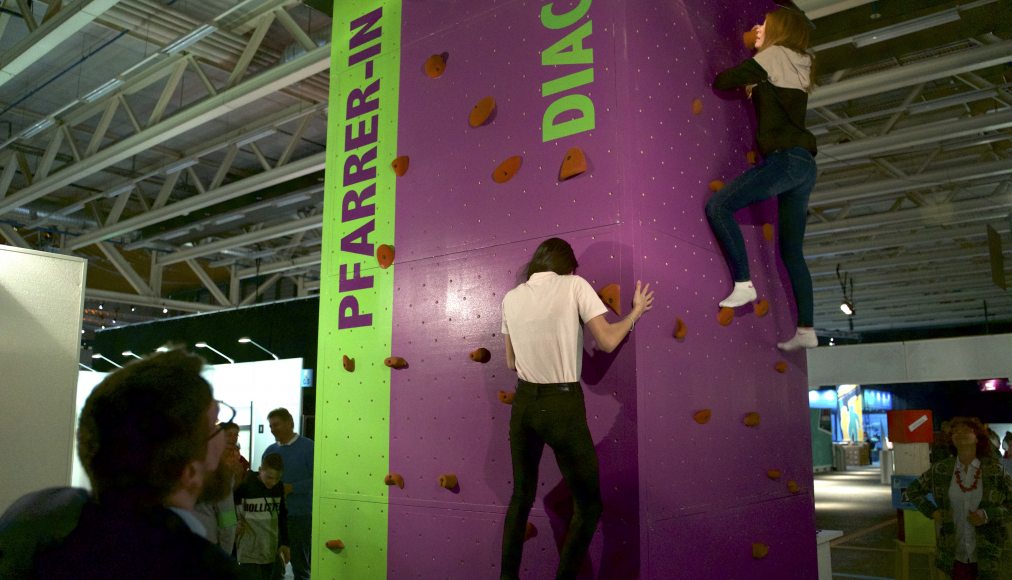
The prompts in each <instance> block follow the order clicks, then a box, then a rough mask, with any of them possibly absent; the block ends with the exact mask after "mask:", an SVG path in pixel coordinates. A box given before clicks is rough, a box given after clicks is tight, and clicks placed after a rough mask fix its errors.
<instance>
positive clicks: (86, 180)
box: [0, 0, 1012, 334]
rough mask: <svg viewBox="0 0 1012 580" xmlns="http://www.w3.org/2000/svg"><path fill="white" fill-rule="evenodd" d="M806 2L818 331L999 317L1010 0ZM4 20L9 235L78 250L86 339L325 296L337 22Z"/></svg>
mask: <svg viewBox="0 0 1012 580" xmlns="http://www.w3.org/2000/svg"><path fill="white" fill-rule="evenodd" d="M797 4H798V5H800V6H801V7H802V8H804V9H805V10H806V11H807V12H808V13H809V15H810V16H812V17H813V18H814V20H815V22H816V25H817V28H816V30H815V37H814V42H813V44H814V45H815V51H816V55H817V81H818V88H817V90H816V91H815V92H814V93H813V94H812V97H811V100H810V105H811V106H810V110H809V118H808V123H809V126H810V127H812V128H813V130H814V131H815V132H816V134H817V136H818V139H819V145H820V154H819V157H818V161H819V170H820V175H819V181H818V185H817V186H816V190H815V192H813V195H812V199H811V206H810V209H811V213H810V218H809V225H808V234H807V237H806V246H805V249H806V254H807V256H808V258H809V265H810V267H811V270H812V274H813V280H814V283H815V299H816V321H817V326H818V328H819V329H820V331H823V333H824V334H827V333H831V332H837V331H841V330H846V329H848V327H849V324H850V323H853V328H854V330H855V331H858V332H861V331H873V330H881V329H888V328H925V327H940V326H955V325H970V324H980V323H982V322H984V321H985V303H986V313H987V317H988V320H989V321H991V322H995V321H1004V322H1008V321H1012V299H1010V297H1009V294H1008V293H1007V292H1006V291H1004V290H1002V289H1000V288H999V287H998V286H996V285H995V283H994V281H993V280H992V275H991V256H990V254H989V247H988V235H987V231H986V226H991V227H992V228H994V229H995V230H996V231H997V232H998V233H999V234H1000V236H1001V238H1002V239H1003V240H1004V241H1005V242H1006V246H1008V245H1009V242H1010V238H1009V234H1010V218H1009V214H1010V209H1012V186H1010V177H1012V147H1010V145H1012V91H1010V86H1009V81H1010V79H1009V76H1010V72H1012V71H1010V67H1009V63H1010V62H1012V58H1010V57H1012V31H1010V27H1012V2H1008V0H974V1H963V2H953V1H937V0H884V1H881V2H871V1H868V0H840V1H837V0H807V1H804V0H797ZM314 5H315V4H314ZM0 7H2V10H0V67H2V68H0V242H6V243H8V244H11V245H16V246H21V247H30V248H37V249H46V250H50V251H60V252H71V253H74V254H77V255H80V256H84V257H87V258H88V259H89V273H88V286H89V287H88V290H87V293H86V298H87V304H86V312H85V329H86V330H89V331H91V330H94V329H96V328H98V327H101V326H103V325H106V326H108V325H111V324H113V322H112V320H113V319H116V324H124V323H129V322H136V321H141V320H149V319H152V318H158V317H162V316H171V315H175V314H179V313H183V312H199V311H207V310H214V309H219V308H225V307H234V306H236V305H241V304H249V303H252V302H254V301H261V302H262V301H265V300H274V299H282V298H290V297H293V296H305V295H308V294H312V293H314V292H316V290H317V288H318V270H319V253H320V228H321V225H322V211H321V210H322V186H323V182H322V170H323V165H324V144H325V141H326V100H327V91H328V79H327V72H328V65H329V52H330V49H329V46H328V45H327V42H328V41H329V37H330V18H329V16H328V15H327V14H325V13H324V12H321V11H318V10H316V9H314V8H311V7H310V6H307V5H304V4H302V3H300V2H295V1H286V0H245V1H242V2H235V1H233V0H200V1H186V0H177V1H155V0H118V1H117V0H77V1H76V2H63V3H59V2H55V0H53V1H51V2H43V1H39V0H35V1H31V0H0ZM96 15H97V16H96ZM83 16H84V18H82V17H83ZM81 21H84V22H85V23H84V24H83V25H82V24H80V22H81ZM1006 254H1008V250H1006ZM838 267H839V268H840V270H841V271H842V272H843V273H846V274H847V276H849V277H850V278H852V279H853V281H854V295H853V301H854V303H855V306H856V310H857V314H856V316H854V317H853V318H850V319H848V317H846V316H845V315H844V314H843V313H842V312H841V311H840V308H839V305H840V302H841V299H842V291H841V285H840V281H839V279H838V275H837V268H838ZM1002 275H1003V276H1004V273H1002ZM99 305H101V306H102V308H101V309H99ZM163 309H167V310H168V314H163Z"/></svg>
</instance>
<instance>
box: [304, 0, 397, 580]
mask: <svg viewBox="0 0 1012 580" xmlns="http://www.w3.org/2000/svg"><path fill="white" fill-rule="evenodd" d="M332 30H333V44H332V50H331V68H330V74H331V77H330V101H329V108H328V126H327V167H326V178H325V183H324V215H323V252H322V253H323V255H322V259H321V271H320V277H321V281H320V327H319V332H320V340H319V357H318V360H317V394H316V456H315V469H314V485H313V494H314V496H313V510H314V512H313V539H314V546H313V563H312V568H313V576H314V577H316V578H385V577H386V573H387V490H386V486H385V485H384V484H383V477H384V476H385V475H386V473H387V470H388V467H389V450H390V428H389V425H390V369H389V368H387V367H386V366H385V365H384V364H383V361H384V359H386V358H387V357H389V356H391V353H390V340H391V334H392V329H393V326H392V320H391V311H392V307H393V271H394V268H393V267H390V268H388V269H381V268H380V267H379V265H378V263H377V260H376V249H377V248H378V247H379V245H380V244H388V245H393V243H394V215H395V212H394V204H395V200H396V191H395V185H396V181H395V179H396V177H395V175H394V173H393V171H392V170H391V168H390V166H389V163H390V161H391V160H393V159H394V157H396V156H397V118H398V98H399V90H400V35H401V1H400V0H371V1H370V0H341V1H340V2H337V1H335V3H334V21H333V26H332ZM345 356H347V357H348V358H349V359H353V361H354V369H353V370H351V369H349V368H346V367H345V365H344V364H343V359H344V357H345ZM332 539H341V540H342V541H343V542H344V543H345V545H346V548H345V549H344V550H342V551H339V552H335V551H333V550H330V549H328V548H327V547H326V542H327V541H329V540H332Z"/></svg>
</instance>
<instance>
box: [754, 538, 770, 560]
mask: <svg viewBox="0 0 1012 580" xmlns="http://www.w3.org/2000/svg"><path fill="white" fill-rule="evenodd" d="M769 553H770V547H769V546H767V545H766V544H761V543H759V542H756V543H754V544H752V557H753V558H755V559H756V560H762V559H763V558H765V557H766V555H767V554H769Z"/></svg>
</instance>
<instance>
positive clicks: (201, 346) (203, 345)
mask: <svg viewBox="0 0 1012 580" xmlns="http://www.w3.org/2000/svg"><path fill="white" fill-rule="evenodd" d="M193 346H195V347H197V348H206V349H207V350H210V351H212V352H215V353H217V354H218V356H220V357H221V358H223V359H225V360H227V361H228V364H230V365H234V364H235V360H234V359H232V358H230V357H229V356H227V355H226V354H225V353H223V352H221V351H220V350H218V349H216V348H214V347H213V346H211V345H209V344H207V343H206V342H204V341H200V342H198V343H197V344H195V345H193Z"/></svg>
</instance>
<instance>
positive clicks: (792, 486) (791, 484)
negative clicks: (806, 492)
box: [787, 479, 801, 494]
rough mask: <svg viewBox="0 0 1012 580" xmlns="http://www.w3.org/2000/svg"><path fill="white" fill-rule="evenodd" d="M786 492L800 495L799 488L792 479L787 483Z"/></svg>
mask: <svg viewBox="0 0 1012 580" xmlns="http://www.w3.org/2000/svg"><path fill="white" fill-rule="evenodd" d="M787 491H789V492H791V493H795V494H796V493H801V486H799V485H798V482H796V481H794V480H793V479H792V480H790V481H788V482H787Z"/></svg>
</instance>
